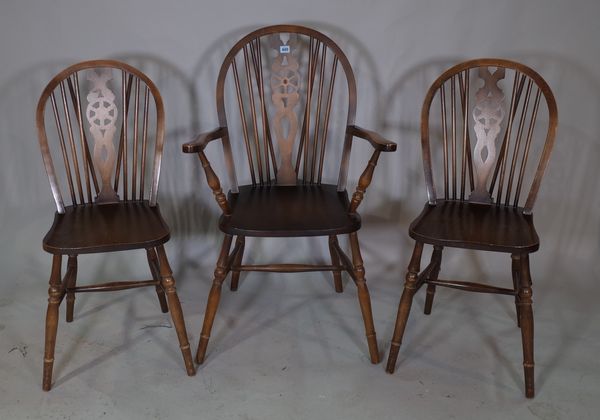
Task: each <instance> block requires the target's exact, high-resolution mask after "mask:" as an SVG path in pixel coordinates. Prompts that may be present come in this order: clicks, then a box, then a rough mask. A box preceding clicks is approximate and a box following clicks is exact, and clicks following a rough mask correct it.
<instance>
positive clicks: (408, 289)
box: [386, 242, 423, 373]
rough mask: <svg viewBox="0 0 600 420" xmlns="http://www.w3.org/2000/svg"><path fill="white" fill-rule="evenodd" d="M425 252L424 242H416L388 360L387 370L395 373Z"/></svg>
mask: <svg viewBox="0 0 600 420" xmlns="http://www.w3.org/2000/svg"><path fill="white" fill-rule="evenodd" d="M422 253H423V244H422V243H421V242H417V243H415V248H414V250H413V253H412V257H411V259H410V263H409V265H408V272H407V273H406V281H405V282H404V291H403V292H402V297H401V298H400V305H399V306H398V315H397V316H396V326H395V327H394V335H393V336H392V343H391V346H390V354H389V356H388V362H387V367H386V371H387V372H388V373H394V369H395V368H396V359H397V358H398V352H399V350H400V344H401V343H402V336H403V335H404V329H405V328H406V322H407V321H408V315H409V313H410V307H411V306H412V300H413V297H414V295H415V292H416V291H417V279H418V276H419V271H420V269H421V255H422Z"/></svg>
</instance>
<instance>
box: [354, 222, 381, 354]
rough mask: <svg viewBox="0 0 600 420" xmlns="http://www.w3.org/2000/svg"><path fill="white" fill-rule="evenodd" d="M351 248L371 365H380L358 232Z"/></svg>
mask: <svg viewBox="0 0 600 420" xmlns="http://www.w3.org/2000/svg"><path fill="white" fill-rule="evenodd" d="M350 248H351V250H352V265H353V266H354V270H353V271H354V276H355V277H356V278H355V282H356V287H357V288H358V302H359V303H360V310H361V312H362V317H363V321H364V323H365V332H366V335H367V343H368V345H369V355H370V356H371V363H373V364H376V363H379V350H378V348H377V336H376V335H375V326H374V324H373V313H372V311H371V297H370V296H369V289H368V288H367V281H366V279H365V268H364V266H363V259H362V256H361V255H360V247H359V245H358V235H357V234H356V232H352V233H351V234H350Z"/></svg>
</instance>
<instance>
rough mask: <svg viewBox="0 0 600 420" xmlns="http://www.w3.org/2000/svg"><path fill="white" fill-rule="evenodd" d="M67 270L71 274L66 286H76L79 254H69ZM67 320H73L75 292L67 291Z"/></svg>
mask: <svg viewBox="0 0 600 420" xmlns="http://www.w3.org/2000/svg"><path fill="white" fill-rule="evenodd" d="M67 272H71V275H70V277H69V279H68V281H67V283H66V285H65V286H66V287H67V288H70V287H75V285H76V284H77V255H69V259H68V262H67ZM66 299H67V317H66V320H67V322H73V311H74V309H75V293H73V292H67V298H66Z"/></svg>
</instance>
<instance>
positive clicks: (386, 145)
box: [348, 125, 396, 152]
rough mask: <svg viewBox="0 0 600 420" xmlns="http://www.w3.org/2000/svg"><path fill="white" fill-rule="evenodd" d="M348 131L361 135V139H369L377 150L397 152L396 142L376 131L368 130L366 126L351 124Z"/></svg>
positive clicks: (356, 135)
mask: <svg viewBox="0 0 600 420" xmlns="http://www.w3.org/2000/svg"><path fill="white" fill-rule="evenodd" d="M348 132H349V133H350V134H352V135H353V136H354V137H359V138H361V139H364V140H367V141H368V142H369V143H371V146H373V147H374V148H375V149H376V150H379V151H380V152H395V151H396V143H394V142H393V141H390V140H388V139H386V138H385V137H383V136H382V135H380V134H379V133H376V132H375V131H371V130H367V129H365V128H362V127H359V126H357V125H349V126H348Z"/></svg>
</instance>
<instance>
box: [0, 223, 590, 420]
mask: <svg viewBox="0 0 600 420" xmlns="http://www.w3.org/2000/svg"><path fill="white" fill-rule="evenodd" d="M21 217H27V215H21ZM5 220H7V219H6V218H5ZM8 220H10V218H9V219H8ZM48 226H49V220H46V219H45V218H41V219H36V218H34V217H32V218H31V221H30V223H29V224H28V225H27V226H26V227H25V228H23V227H22V226H21V227H19V228H16V227H15V226H13V225H10V224H4V225H3V226H2V237H3V239H4V240H5V241H6V240H8V241H12V244H13V247H12V248H11V250H10V251H8V252H7V253H4V256H3V258H4V260H3V261H2V266H3V273H4V276H6V278H5V281H4V282H3V292H2V295H1V297H0V418H1V419H36V418H44V419H96V418H99V419H138V418H139V419H148V418H150V419H167V418H173V419H187V418H200V419H341V418H344V419H399V418H401V419H453V418H456V419H529V418H531V419H545V420H555V419H597V418H599V416H600V414H598V412H599V410H600V361H599V360H600V359H599V358H598V354H600V352H599V350H600V313H599V311H598V308H597V304H595V303H594V300H595V298H596V297H597V295H598V288H597V287H596V288H595V289H586V288H581V287H574V288H571V287H568V285H569V284H571V283H572V282H573V283H575V282H576V281H577V279H582V278H585V279H586V281H585V284H588V285H592V284H594V283H595V280H598V278H599V276H600V270H599V266H598V264H595V265H594V264H590V263H589V262H586V261H591V258H590V259H589V260H588V259H583V260H581V261H578V260H577V259H573V258H571V259H568V258H559V257H558V256H556V255H552V254H551V253H549V252H546V253H545V252H544V251H543V248H542V251H540V252H539V253H537V254H534V255H533V256H532V272H533V277H534V305H535V306H534V313H535V322H536V324H535V327H536V330H535V339H536V349H535V351H536V374H535V379H536V391H537V394H536V397H535V399H533V400H527V399H525V398H524V395H523V378H522V368H521V361H522V355H521V338H520V332H519V329H518V328H517V326H516V323H515V314H514V305H513V301H512V299H511V298H510V297H506V296H490V295H479V294H477V295H474V294H467V293H461V292H456V291H453V290H449V289H443V290H439V292H438V294H437V296H436V300H435V303H434V309H433V313H432V315H430V316H425V315H423V313H422V310H423V301H424V291H421V292H420V293H419V294H418V296H417V298H416V300H415V304H414V306H413V312H412V313H411V317H410V320H409V324H408V327H407V332H406V335H405V338H404V344H403V346H402V348H401V353H400V357H399V361H398V366H397V371H396V373H395V374H394V375H388V374H386V373H385V372H384V363H381V364H379V365H372V364H371V363H370V362H369V359H368V350H367V346H366V340H365V337H364V330H363V325H362V319H361V316H360V310H359V307H358V300H357V296H356V288H355V287H354V285H353V284H352V283H351V282H349V279H348V278H344V285H345V291H344V293H343V294H336V293H335V292H334V290H333V287H332V281H331V278H330V276H329V275H325V274H321V273H311V274H285V275H283V274H261V273H250V274H247V275H243V276H242V279H241V283H240V289H239V291H237V292H235V293H233V292H230V291H229V290H228V288H226V289H224V292H223V295H222V300H221V306H220V308H219V312H218V314H217V318H216V321H215V325H214V329H213V334H212V338H211V341H210V344H209V349H208V354H207V359H206V362H205V364H204V365H203V366H202V367H200V368H199V369H198V373H197V375H196V376H195V377H192V378H190V377H187V376H186V374H185V370H184V367H183V363H182V360H181V357H180V354H179V351H178V346H177V339H176V335H175V331H174V329H173V328H172V326H171V322H170V318H169V316H168V315H163V314H162V313H161V312H160V309H159V306H158V301H157V300H156V295H155V294H154V291H153V290H151V289H144V290H133V291H127V292H121V293H116V294H87V295H78V297H77V301H76V308H75V321H74V322H73V323H72V324H66V323H65V322H64V318H62V319H61V322H60V324H59V332H58V344H57V348H56V362H55V369H54V387H53V389H52V391H51V392H49V393H45V392H42V390H41V385H40V383H41V370H42V354H43V325H44V314H45V305H46V284H47V283H46V282H47V278H48V273H49V262H50V258H49V256H48V255H47V254H45V253H44V252H43V251H41V249H39V248H32V247H31V246H30V244H31V243H39V240H40V237H41V233H43V232H44V231H45V230H46V229H47V227H48ZM16 232H18V235H16ZM360 239H361V244H362V248H363V256H364V259H365V265H366V269H367V277H368V282H369V286H370V290H371V298H372V303H373V311H374V318H375V326H376V329H377V333H378V343H379V347H380V353H381V355H382V358H384V360H385V358H386V357H387V352H388V348H389V340H390V336H391V334H392V330H393V323H394V319H395V314H396V309H397V305H398V301H399V298H400V293H401V284H402V280H401V279H402V276H403V272H404V267H405V266H406V262H407V259H408V257H409V255H410V250H411V248H410V247H411V244H410V241H409V239H408V238H407V237H406V235H405V234H404V231H403V230H401V229H399V228H397V227H396V226H390V225H389V224H386V223H381V222H380V221H377V220H372V221H369V220H367V221H365V228H363V229H362V230H361V236H360ZM219 240H220V238H219V236H218V235H216V234H215V235H213V234H212V233H211V234H209V235H207V236H205V237H203V238H189V239H187V240H186V241H183V240H182V241H177V240H174V241H171V243H169V244H168V246H167V251H168V253H169V254H170V256H171V259H172V260H173V267H174V270H175V273H176V275H177V277H178V281H179V283H178V285H179V294H180V297H181V300H182V304H183V309H184V313H185V316H186V322H187V326H188V333H189V336H190V340H191V343H192V346H193V348H194V350H195V347H196V343H197V339H198V333H199V329H200V327H201V322H202V314H203V311H204V305H205V301H206V296H207V293H208V289H209V285H210V281H211V278H210V274H211V272H212V267H211V266H212V262H214V260H215V253H214V250H213V249H214V247H215V246H216V245H217V243H218V241H219ZM549 240H552V238H549ZM344 246H347V244H345V245H344ZM248 249H249V251H248V252H247V258H248V260H254V261H265V259H266V258H267V257H266V256H267V255H268V256H269V258H273V259H276V258H283V259H285V258H288V259H294V257H296V259H304V260H305V261H317V260H318V257H317V256H319V255H325V253H326V252H327V251H326V243H325V241H324V240H319V239H298V240H295V241H289V240H266V241H262V242H257V241H250V242H249V245H248ZM321 251H322V252H321ZM144 258H145V256H144V254H143V253H136V252H133V253H131V252H130V253H127V254H112V255H108V256H106V257H82V258H81V260H80V279H81V281H82V282H85V279H90V278H91V279H96V280H98V279H102V278H108V277H110V276H112V275H114V274H115V273H119V274H118V275H120V276H121V277H120V278H124V277H123V276H126V277H127V276H129V277H137V278H142V277H144V276H147V275H148V274H147V272H146V270H145V268H144ZM509 267H510V258H509V257H508V256H505V255H500V256H497V255H493V254H489V253H488V254H479V255H476V254H474V253H472V252H460V251H456V252H451V251H449V252H447V254H446V255H445V259H444V263H443V267H442V276H444V277H445V278H452V277H454V276H456V275H457V274H458V273H460V272H466V277H467V278H468V279H472V280H477V279H479V278H480V277H481V276H485V277H489V278H491V279H493V280H494V281H495V283H497V284H500V285H509V284H511V283H510V282H511V280H510V271H509ZM61 309H62V311H61V316H64V308H61Z"/></svg>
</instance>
